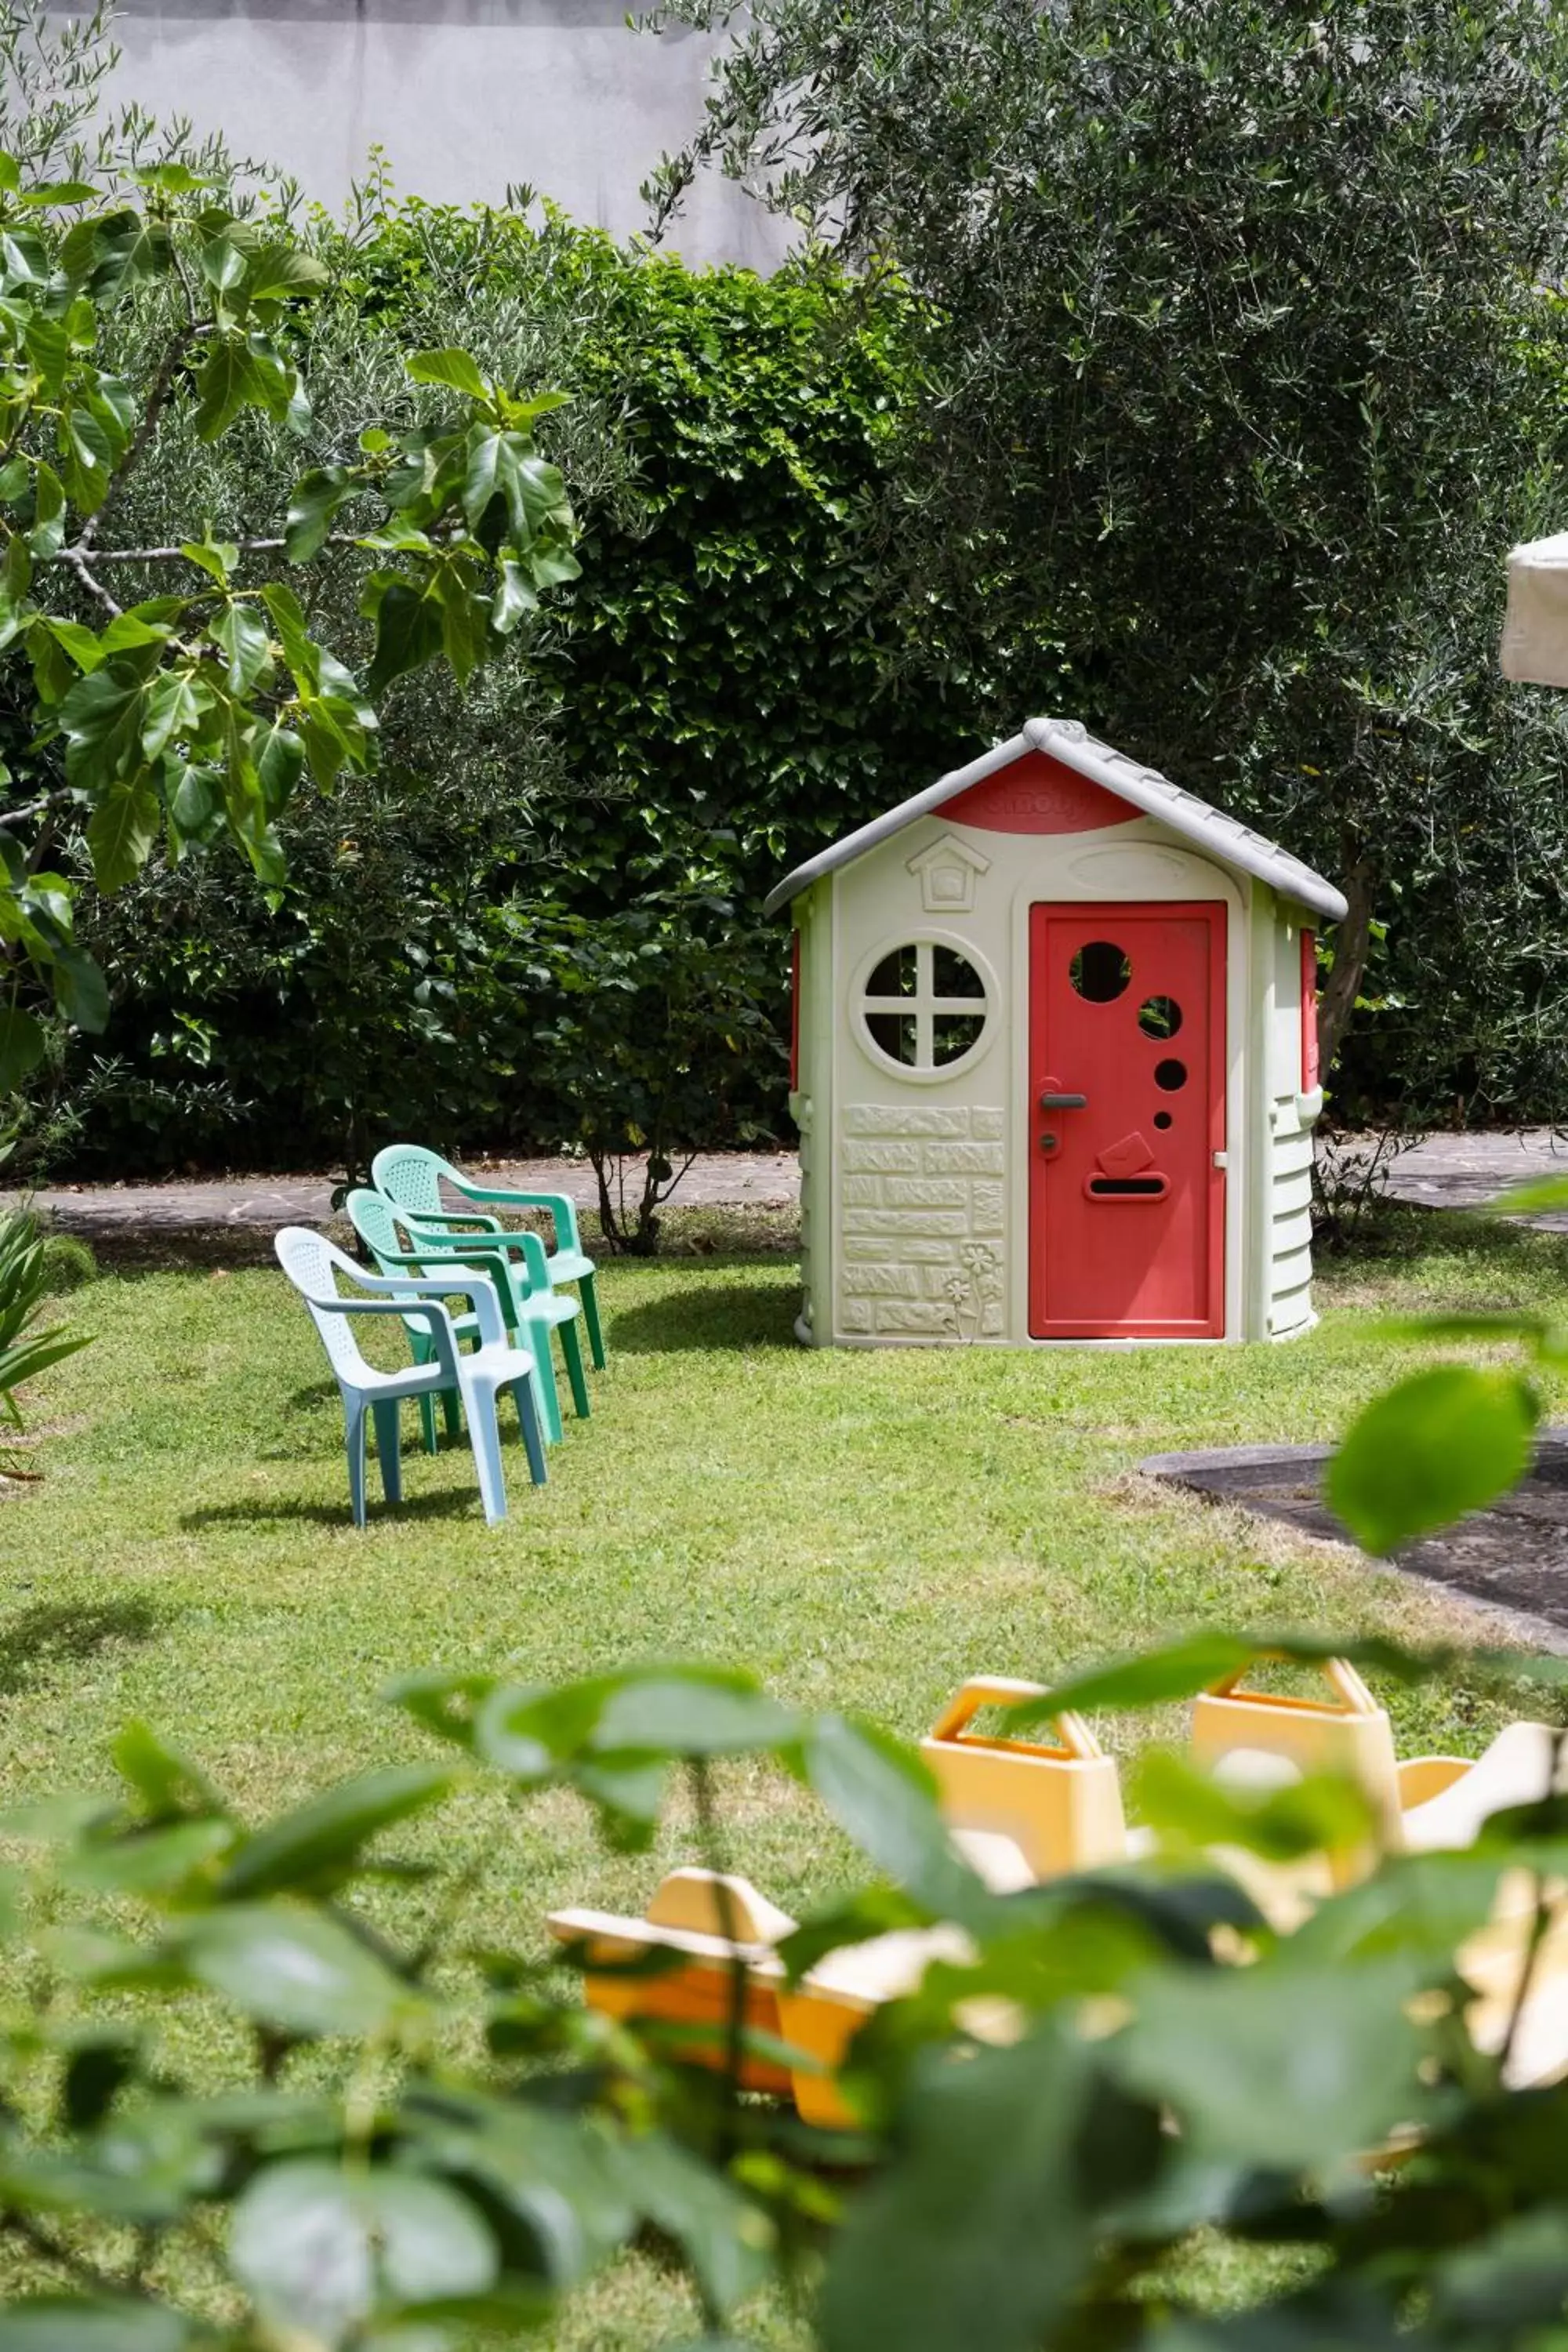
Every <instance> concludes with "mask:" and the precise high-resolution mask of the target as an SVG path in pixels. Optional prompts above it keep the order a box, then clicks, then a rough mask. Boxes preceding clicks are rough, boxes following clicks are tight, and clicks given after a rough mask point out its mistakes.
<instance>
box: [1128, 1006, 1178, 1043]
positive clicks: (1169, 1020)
mask: <svg viewBox="0 0 1568 2352" xmlns="http://www.w3.org/2000/svg"><path fill="white" fill-rule="evenodd" d="M1181 1025H1182V1008H1181V1006H1180V1005H1179V1004H1178V1003H1177V1002H1176V1000H1175V998H1174V997H1173V996H1146V997H1145V998H1144V999H1143V1002H1142V1004H1141V1005H1140V1006H1139V1007H1138V1026H1139V1027H1140V1029H1142V1032H1143V1034H1144V1035H1145V1037H1161V1038H1164V1037H1173V1036H1174V1035H1175V1034H1176V1032H1177V1030H1178V1029H1179V1028H1180V1027H1181Z"/></svg>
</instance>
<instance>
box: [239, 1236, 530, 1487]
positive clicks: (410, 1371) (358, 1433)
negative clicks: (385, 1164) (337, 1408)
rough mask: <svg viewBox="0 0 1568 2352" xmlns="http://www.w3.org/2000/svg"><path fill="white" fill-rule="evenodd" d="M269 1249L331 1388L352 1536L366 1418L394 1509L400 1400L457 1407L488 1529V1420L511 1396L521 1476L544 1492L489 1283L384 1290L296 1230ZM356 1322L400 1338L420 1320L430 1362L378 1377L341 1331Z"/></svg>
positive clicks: (415, 1284)
mask: <svg viewBox="0 0 1568 2352" xmlns="http://www.w3.org/2000/svg"><path fill="white" fill-rule="evenodd" d="M272 1246H273V1248H274V1249H275V1250H276V1251H277V1253H278V1262H279V1265H281V1267H282V1268H283V1271H284V1273H285V1274H286V1275H287V1276H288V1277H289V1281H290V1282H291V1283H292V1284H293V1286H294V1287H295V1289H296V1290H297V1291H299V1293H300V1297H302V1298H303V1299H304V1301H305V1304H306V1306H307V1307H309V1309H310V1319H311V1321H312V1322H313V1323H314V1324H315V1327H316V1328H317V1330H318V1331H319V1332H320V1333H321V1344H322V1346H323V1347H324V1348H325V1349H326V1351H327V1360H328V1362H329V1363H330V1364H331V1368H332V1371H333V1373H334V1375H335V1376H336V1379H337V1383H338V1391H339V1393H340V1395H341V1396H342V1401H343V1430H344V1439H345V1443H346V1444H347V1447H348V1457H349V1501H350V1504H351V1506H352V1507H353V1517H354V1525H355V1526H356V1527H359V1528H363V1525H364V1521H365V1503H364V1439H365V1419H366V1416H367V1414H368V1416H369V1418H370V1419H371V1421H372V1422H374V1425H375V1450H376V1456H377V1459H378V1460H379V1462H380V1465H381V1483H382V1486H383V1489H384V1493H385V1496H386V1499H387V1501H388V1502H389V1503H400V1502H401V1501H402V1500H403V1467H402V1462H401V1459H400V1456H399V1450H398V1446H399V1440H398V1426H397V1423H398V1414H397V1409H398V1406H399V1405H400V1404H401V1403H402V1402H403V1400H404V1398H405V1397H417V1396H428V1395H429V1394H431V1393H432V1391H436V1390H437V1389H445V1388H450V1389H453V1390H455V1391H457V1393H458V1395H459V1396H460V1397H461V1398H462V1401H463V1407H464V1410H465V1412H467V1414H468V1435H469V1438H470V1440H471V1441H472V1444H473V1448H474V1466H475V1468H476V1470H477V1471H478V1473H479V1500H480V1502H481V1503H482V1504H483V1506H484V1513H485V1517H486V1518H487V1519H488V1520H489V1524H490V1526H491V1527H494V1526H495V1524H496V1522H497V1521H498V1520H500V1519H504V1518H505V1517H506V1481H505V1478H504V1477H503V1475H502V1473H501V1458H500V1422H499V1419H498V1417H497V1411H496V1407H497V1401H498V1399H499V1397H500V1391H502V1389H510V1391H511V1393H512V1396H513V1398H514V1399H515V1400H516V1403H517V1411H518V1418H519V1420H520V1421H521V1423H522V1442H523V1444H524V1445H525V1446H526V1447H527V1449H528V1467H529V1472H530V1475H531V1477H532V1479H533V1483H534V1485H535V1486H543V1484H544V1482H545V1478H546V1476H547V1475H548V1473H547V1471H546V1469H545V1464H544V1446H543V1443H542V1438H541V1435H540V1428H539V1412H538V1408H537V1406H536V1404H535V1402H534V1395H533V1367H532V1364H531V1361H530V1360H529V1358H528V1357H527V1356H526V1355H525V1354H524V1353H522V1352H521V1350H520V1349H516V1348H513V1347H512V1346H510V1343H509V1342H508V1339H507V1334H506V1324H505V1322H504V1320H503V1318H502V1316H501V1310H500V1296H499V1294H498V1292H497V1290H496V1286H495V1285H494V1284H493V1283H492V1282H491V1281H490V1280H489V1276H486V1275H483V1274H478V1275H476V1274H474V1273H472V1272H467V1271H465V1270H463V1269H459V1268H457V1267H454V1268H453V1269H452V1270H451V1272H450V1273H447V1274H442V1275H440V1276H437V1277H436V1278H434V1279H426V1278H425V1277H423V1276H417V1275H407V1274H400V1275H398V1276H396V1277H395V1279H393V1280H390V1281H389V1280H388V1279H387V1278H386V1277H385V1276H382V1275H376V1274H365V1273H363V1271H362V1269H361V1268H360V1267H359V1266H357V1265H355V1264H354V1263H353V1259H352V1258H350V1257H345V1255H343V1253H342V1250H341V1249H338V1248H336V1247H335V1246H334V1245H333V1244H332V1243H331V1242H330V1241H328V1240H327V1238H326V1236H325V1235H324V1234H313V1233H311V1232H310V1230H309V1229H308V1227H306V1226H304V1225H285V1226H284V1228H283V1231H282V1232H281V1233H280V1234H278V1235H277V1236H276V1237H275V1239H274V1241H273V1244H272ZM341 1283H346V1284H347V1285H348V1286H349V1287H350V1290H351V1292H359V1293H361V1294H363V1293H366V1292H368V1293H369V1294H370V1296H369V1297H365V1296H363V1295H362V1296H359V1297H353V1296H350V1297H343V1296H342V1291H341V1289H340V1287H339V1286H340V1284H341ZM454 1291H457V1292H461V1293H463V1294H464V1295H466V1296H467V1297H468V1298H469V1299H471V1300H472V1302H473V1309H474V1312H473V1318H472V1319H473V1322H474V1325H475V1327H476V1329H477V1331H478V1334H479V1347H478V1349H476V1350H475V1352H474V1353H473V1354H472V1355H468V1356H466V1355H465V1354H464V1353H463V1351H462V1349H460V1348H459V1346H458V1335H457V1331H456V1329H455V1328H454V1322H453V1318H452V1316H451V1315H450V1313H449V1312H448V1311H447V1307H445V1306H444V1305H443V1304H442V1301H443V1300H444V1299H445V1298H446V1297H449V1296H450V1295H451V1294H452V1293H453V1292H454ZM356 1315H396V1316H399V1317H401V1318H403V1321H404V1323H405V1328H406V1325H407V1323H408V1322H409V1321H410V1319H412V1318H424V1319H425V1321H426V1328H427V1329H428V1332H429V1338H430V1349H431V1355H430V1360H429V1361H428V1362H427V1363H424V1364H410V1365H409V1366H408V1368H407V1370H405V1371H401V1372H384V1371H381V1370H378V1369H377V1368H376V1366H375V1365H374V1364H371V1363H367V1362H366V1360H365V1359H364V1357H363V1355H362V1354H361V1352H360V1349H359V1346H358V1344H357V1342H356V1340H355V1339H354V1336H353V1332H352V1331H351V1329H350V1328H349V1324H350V1321H351V1319H352V1318H353V1317H354V1316H356ZM464 1319H465V1320H467V1319H468V1318H464Z"/></svg>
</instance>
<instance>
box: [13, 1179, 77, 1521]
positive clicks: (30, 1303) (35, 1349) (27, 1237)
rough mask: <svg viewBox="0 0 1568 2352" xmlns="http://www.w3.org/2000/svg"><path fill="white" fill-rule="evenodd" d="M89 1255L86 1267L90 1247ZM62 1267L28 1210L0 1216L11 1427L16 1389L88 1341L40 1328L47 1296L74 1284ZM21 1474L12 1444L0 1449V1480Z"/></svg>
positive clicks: (16, 1420) (17, 1417) (17, 1413)
mask: <svg viewBox="0 0 1568 2352" xmlns="http://www.w3.org/2000/svg"><path fill="white" fill-rule="evenodd" d="M76 1246H77V1247H80V1244H76ZM87 1257H88V1264H89V1269H90V1267H91V1253H90V1252H88V1253H87ZM60 1272H61V1260H60V1258H59V1256H58V1245H57V1244H54V1243H53V1242H51V1241H49V1240H47V1239H46V1238H45V1236H44V1235H43V1234H41V1233H40V1232H39V1230H38V1222H37V1218H36V1217H35V1216H33V1215H32V1214H31V1213H30V1212H28V1211H27V1210H25V1209H13V1210H11V1211H10V1212H9V1213H8V1214H6V1215H5V1216H4V1217H0V1423H8V1424H9V1426H10V1427H11V1428H12V1429H18V1430H19V1429H20V1428H21V1427H22V1408H21V1406H20V1404H19V1403H18V1402H17V1394H18V1391H20V1390H21V1389H22V1388H23V1387H24V1386H25V1385H26V1382H27V1381H33V1380H37V1377H38V1374H39V1373H40V1372H45V1371H47V1370H48V1368H49V1366H50V1365H51V1364H58V1363H60V1362H61V1361H63V1360H64V1359H65V1358H66V1357H67V1356H72V1355H74V1354H75V1353H76V1351H77V1349H79V1348H85V1347H86V1346H87V1340H86V1339H84V1338H83V1337H81V1336H80V1335H79V1334H78V1333H73V1332H70V1331H68V1330H66V1329H65V1328H63V1327H62V1326H61V1325H59V1324H58V1323H57V1324H52V1325H50V1326H49V1327H48V1328H47V1329H44V1330H40V1329H39V1328H38V1318H39V1317H40V1315H41V1314H42V1313H43V1308H44V1302H45V1300H46V1299H47V1298H49V1297H53V1296H54V1294H55V1293H56V1292H57V1291H58V1290H61V1289H74V1288H75V1284H74V1283H73V1282H71V1281H69V1280H66V1281H63V1282H62V1281H61V1280H60V1279H59V1275H60ZM22 1475H25V1472H24V1464H23V1461H22V1458H21V1456H20V1455H19V1454H17V1452H16V1448H15V1447H3V1448H0V1484H3V1483H4V1481H5V1479H6V1478H16V1477H20V1476H22Z"/></svg>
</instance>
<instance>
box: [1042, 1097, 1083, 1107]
mask: <svg viewBox="0 0 1568 2352" xmlns="http://www.w3.org/2000/svg"><path fill="white" fill-rule="evenodd" d="M1040 1108H1041V1109H1042V1110H1087V1109H1088V1108H1089V1097H1088V1096H1087V1095H1058V1094H1045V1095H1042V1096H1041V1097H1040Z"/></svg>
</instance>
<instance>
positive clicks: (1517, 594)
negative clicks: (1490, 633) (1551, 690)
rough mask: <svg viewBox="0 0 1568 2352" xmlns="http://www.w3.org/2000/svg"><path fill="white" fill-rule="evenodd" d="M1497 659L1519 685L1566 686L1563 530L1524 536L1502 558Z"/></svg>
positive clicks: (1567, 581)
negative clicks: (1504, 579) (1503, 607)
mask: <svg viewBox="0 0 1568 2352" xmlns="http://www.w3.org/2000/svg"><path fill="white" fill-rule="evenodd" d="M1498 658H1499V661H1500V664H1501V666H1502V674H1503V676H1504V677H1512V678H1517V679H1519V681H1520V682H1521V685H1525V686H1568V530H1560V531H1556V532H1554V533H1553V535H1552V538H1550V539H1531V540H1527V541H1525V543H1524V545H1523V546H1522V547H1516V548H1515V549H1514V550H1513V551H1512V552H1511V553H1510V556H1509V559H1508V613H1507V616H1506V618H1505V619H1504V621H1503V625H1502V644H1501V646H1500V648H1499V653H1498Z"/></svg>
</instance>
